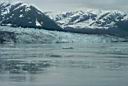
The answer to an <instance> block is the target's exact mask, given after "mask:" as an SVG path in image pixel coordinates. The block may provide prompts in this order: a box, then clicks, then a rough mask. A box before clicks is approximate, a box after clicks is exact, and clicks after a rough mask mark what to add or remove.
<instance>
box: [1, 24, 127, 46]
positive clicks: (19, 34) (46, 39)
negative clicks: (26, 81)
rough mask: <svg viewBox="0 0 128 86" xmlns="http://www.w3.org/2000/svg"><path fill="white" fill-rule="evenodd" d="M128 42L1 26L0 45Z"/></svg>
mask: <svg viewBox="0 0 128 86" xmlns="http://www.w3.org/2000/svg"><path fill="white" fill-rule="evenodd" d="M120 41H121V42H122V41H127V39H125V38H119V37H114V36H108V35H88V34H77V33H65V32H59V31H48V30H43V29H34V28H21V27H18V28H13V27H8V26H0V44H1V43H18V44H24V43H25V44H26V43H27V44H40V43H41V44H49V43H50V44H56V43H57V44H58V43H59V44H60V43H78V44H81V43H83V44H84V43H86V44H87V43H88V44H90V43H109V42H120Z"/></svg>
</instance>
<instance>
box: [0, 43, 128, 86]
mask: <svg viewBox="0 0 128 86" xmlns="http://www.w3.org/2000/svg"><path fill="white" fill-rule="evenodd" d="M127 85H128V43H127V42H113V43H94V44H93V43H92V44H90V43H88V44H85V43H58V44H57V43H55V44H15V45H14V44H4V45H0V86H127Z"/></svg>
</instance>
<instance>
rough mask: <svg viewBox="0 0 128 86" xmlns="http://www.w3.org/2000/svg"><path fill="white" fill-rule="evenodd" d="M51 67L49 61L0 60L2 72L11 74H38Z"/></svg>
mask: <svg viewBox="0 0 128 86" xmlns="http://www.w3.org/2000/svg"><path fill="white" fill-rule="evenodd" d="M48 66H50V64H49V63H48V62H47V61H38V62H36V61H35V62H34V61H30V62H27V61H20V60H7V59H6V60H5V59H4V60H2V59H1V60H0V72H4V73H5V72H9V73H25V72H28V73H36V72H39V71H43V69H44V68H46V67H48Z"/></svg>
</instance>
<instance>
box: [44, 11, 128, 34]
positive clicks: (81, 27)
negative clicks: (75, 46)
mask: <svg viewBox="0 0 128 86" xmlns="http://www.w3.org/2000/svg"><path fill="white" fill-rule="evenodd" d="M46 15H48V16H50V18H51V19H53V20H54V21H56V22H57V24H58V25H59V26H61V27H62V28H63V29H64V30H65V31H69V32H77V33H87V34H110V35H119V36H126V35H128V13H126V12H122V11H117V10H113V11H112V10H111V11H105V10H96V9H95V10H92V9H88V10H86V11H73V12H64V13H52V12H47V13H46Z"/></svg>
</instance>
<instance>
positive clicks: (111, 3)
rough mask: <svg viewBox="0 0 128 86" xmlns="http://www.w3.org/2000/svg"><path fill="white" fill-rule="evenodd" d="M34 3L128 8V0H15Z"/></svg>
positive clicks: (50, 7)
mask: <svg viewBox="0 0 128 86" xmlns="http://www.w3.org/2000/svg"><path fill="white" fill-rule="evenodd" d="M1 1H14V0H1ZM15 1H23V2H26V3H30V4H34V5H36V6H37V7H39V8H40V9H41V10H44V11H48V10H56V11H59V10H72V9H79V8H100V9H123V10H127V9H128V0H15Z"/></svg>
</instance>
